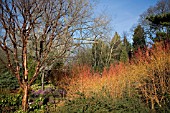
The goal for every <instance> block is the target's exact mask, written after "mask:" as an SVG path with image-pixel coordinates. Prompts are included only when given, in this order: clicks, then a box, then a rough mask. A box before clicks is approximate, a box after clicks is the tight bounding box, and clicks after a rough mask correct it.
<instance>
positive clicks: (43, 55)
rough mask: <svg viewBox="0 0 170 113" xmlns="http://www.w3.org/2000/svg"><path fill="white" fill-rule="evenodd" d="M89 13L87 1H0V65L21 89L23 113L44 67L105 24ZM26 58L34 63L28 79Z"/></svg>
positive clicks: (89, 8) (89, 6) (89, 7)
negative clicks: (2, 56) (9, 72)
mask: <svg viewBox="0 0 170 113" xmlns="http://www.w3.org/2000/svg"><path fill="white" fill-rule="evenodd" d="M91 9H92V7H91V5H90V2H89V1H88V0H0V29H1V31H0V32H1V35H0V47H1V49H2V50H3V51H4V53H5V56H4V58H5V60H4V59H0V61H1V62H2V63H3V64H5V65H6V67H7V68H8V69H9V70H10V71H11V72H12V73H13V75H15V76H16V78H17V79H18V83H19V85H20V87H21V88H22V89H23V100H22V108H23V110H24V111H26V110H27V108H28V91H29V89H30V87H31V85H32V84H33V82H34V81H35V80H36V78H37V77H38V76H39V74H40V72H41V70H43V69H44V68H45V66H44V65H45V64H47V63H52V62H53V61H54V60H55V59H56V58H61V57H63V56H64V55H67V53H68V52H69V51H70V50H72V49H73V47H76V46H78V45H80V44H81V43H82V42H81V43H80V44H76V45H75V43H76V42H77V41H74V40H75V39H76V38H75V37H78V39H79V40H80V39H83V40H85V39H86V38H87V37H88V38H89V36H92V33H95V31H94V29H98V28H99V27H101V26H104V25H106V24H108V23H107V21H106V22H104V21H103V23H101V21H99V20H100V19H101V17H100V18H97V19H96V18H93V17H92V12H91ZM93 31H94V32H93ZM98 33H99V32H98ZM100 34H102V33H101V32H100ZM28 56H29V57H31V58H33V59H34V62H35V63H36V65H35V70H34V74H33V76H32V77H31V78H28V74H29V73H30V71H29V68H28Z"/></svg>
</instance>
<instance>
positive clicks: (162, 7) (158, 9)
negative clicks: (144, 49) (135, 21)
mask: <svg viewBox="0 0 170 113" xmlns="http://www.w3.org/2000/svg"><path fill="white" fill-rule="evenodd" d="M169 12H170V0H158V2H157V4H155V5H154V6H151V7H149V8H148V9H147V10H146V11H145V12H144V13H142V14H141V15H140V19H139V23H140V25H142V27H143V28H144V30H145V33H146V36H147V38H149V39H150V41H149V40H148V41H149V42H150V43H153V42H154V41H155V38H157V35H156V34H157V33H158V34H159V33H160V32H161V33H163V32H165V31H167V29H166V28H167V27H165V26H162V25H158V24H157V25H156V26H155V24H153V23H152V22H151V21H150V19H148V17H154V16H156V15H164V14H166V13H169ZM157 39H158V38H157ZM157 39H156V40H157Z"/></svg>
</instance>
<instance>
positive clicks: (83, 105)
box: [57, 90, 150, 113]
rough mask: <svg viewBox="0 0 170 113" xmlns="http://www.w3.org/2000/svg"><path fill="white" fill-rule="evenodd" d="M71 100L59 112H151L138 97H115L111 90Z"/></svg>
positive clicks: (82, 95)
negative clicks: (112, 95)
mask: <svg viewBox="0 0 170 113" xmlns="http://www.w3.org/2000/svg"><path fill="white" fill-rule="evenodd" d="M79 95H80V97H79V98H77V99H74V100H69V101H67V102H66V103H65V105H64V106H62V107H60V108H59V109H58V111H57V112H60V113H149V110H150V109H149V108H148V107H147V106H145V105H144V103H142V101H141V100H140V99H139V98H137V97H128V96H126V97H124V98H121V99H113V98H112V97H111V95H110V94H109V92H107V91H105V90H103V91H102V92H100V93H97V94H95V93H92V94H91V96H90V97H86V96H85V95H84V94H79Z"/></svg>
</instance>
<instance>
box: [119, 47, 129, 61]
mask: <svg viewBox="0 0 170 113" xmlns="http://www.w3.org/2000/svg"><path fill="white" fill-rule="evenodd" d="M120 61H121V62H124V63H125V62H127V61H128V53H127V51H126V47H125V46H123V47H122V51H121V54H120Z"/></svg>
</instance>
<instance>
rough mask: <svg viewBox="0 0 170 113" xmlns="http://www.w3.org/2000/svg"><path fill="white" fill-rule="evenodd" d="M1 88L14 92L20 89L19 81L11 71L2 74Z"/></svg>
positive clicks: (0, 78)
mask: <svg viewBox="0 0 170 113" xmlns="http://www.w3.org/2000/svg"><path fill="white" fill-rule="evenodd" d="M0 88H5V89H11V90H14V89H16V88H19V84H18V81H17V79H16V77H15V76H14V75H12V74H11V73H10V72H9V71H6V70H4V71H3V72H1V74H0Z"/></svg>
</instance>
